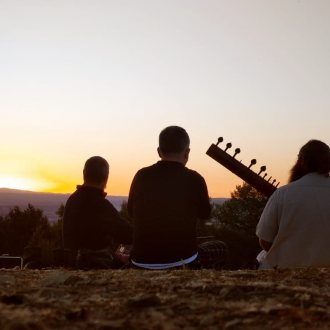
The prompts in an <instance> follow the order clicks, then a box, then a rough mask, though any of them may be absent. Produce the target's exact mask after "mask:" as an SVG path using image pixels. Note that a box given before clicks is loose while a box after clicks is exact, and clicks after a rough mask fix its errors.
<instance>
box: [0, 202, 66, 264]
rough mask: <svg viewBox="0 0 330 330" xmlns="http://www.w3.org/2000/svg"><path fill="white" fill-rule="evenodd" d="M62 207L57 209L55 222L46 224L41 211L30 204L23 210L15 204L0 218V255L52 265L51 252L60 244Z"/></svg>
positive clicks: (46, 220)
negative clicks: (19, 257) (5, 254)
mask: <svg viewBox="0 0 330 330" xmlns="http://www.w3.org/2000/svg"><path fill="white" fill-rule="evenodd" d="M63 210H64V206H63V205H61V206H60V208H59V210H58V211H57V215H58V221H57V222H56V223H54V224H50V223H49V221H48V219H47V217H46V216H44V215H43V211H42V210H40V209H38V208H35V207H34V206H32V205H31V204H29V205H28V206H27V208H26V209H21V208H20V207H18V206H15V207H13V208H12V209H10V211H9V213H8V214H7V215H6V216H4V217H1V218H0V254H3V253H7V254H9V255H14V256H23V257H24V261H25V262H28V263H29V262H33V263H34V265H35V266H38V267H39V266H49V265H52V264H53V259H54V258H53V253H54V250H55V249H56V248H57V247H60V246H61V245H62V243H61V242H62V238H61V237H62V233H61V229H62V219H63Z"/></svg>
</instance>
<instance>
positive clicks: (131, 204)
mask: <svg viewBox="0 0 330 330" xmlns="http://www.w3.org/2000/svg"><path fill="white" fill-rule="evenodd" d="M189 144H190V140H189V136H188V134H187V132H186V131H185V130H184V129H183V128H181V127H178V126H169V127H167V128H165V129H164V130H162V132H161V133H160V135H159V147H158V154H159V156H160V158H161V160H160V161H158V162H157V163H156V164H153V165H151V166H149V167H145V168H142V169H140V170H139V171H138V172H137V173H136V175H135V177H134V179H133V181H132V184H131V188H130V192H129V197H128V205H127V208H128V213H129V215H130V216H131V218H132V219H133V224H134V226H133V228H134V229H133V237H134V238H133V247H132V252H131V262H132V264H133V266H134V267H137V268H143V269H167V268H174V267H182V266H183V265H187V266H188V267H191V268H198V267H209V268H221V267H222V266H223V265H224V262H225V256H226V247H225V244H224V243H223V242H221V241H213V242H205V243H203V244H201V245H200V246H198V245H197V237H196V236H197V235H196V224H197V221H198V219H202V220H206V219H208V218H209V216H210V211H211V206H210V201H209V196H208V191H207V186H206V183H205V180H204V178H203V177H202V176H201V175H200V174H198V173H197V172H195V171H193V170H190V169H188V168H186V167H185V165H186V163H187V161H188V158H189V152H190V149H189Z"/></svg>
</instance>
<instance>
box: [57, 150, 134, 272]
mask: <svg viewBox="0 0 330 330" xmlns="http://www.w3.org/2000/svg"><path fill="white" fill-rule="evenodd" d="M108 176H109V164H108V162H107V161H106V160H105V159H104V158H102V157H99V156H95V157H91V158H89V159H88V160H87V161H86V163H85V166H84V170H83V177H84V183H83V185H79V186H77V190H76V191H75V192H74V193H73V194H72V195H71V196H70V197H69V199H68V201H67V203H66V205H65V209H64V217H63V243H64V247H65V248H67V249H70V250H73V251H75V252H77V267H78V268H82V269H98V268H116V267H118V266H119V265H120V263H119V262H118V260H117V259H116V256H115V249H116V247H117V246H118V245H119V244H131V243H132V228H131V225H130V224H129V223H128V222H127V221H125V220H124V219H122V218H121V217H120V215H119V213H118V211H117V210H116V209H115V208H114V206H113V205H112V204H111V203H110V202H109V201H108V200H107V199H106V198H105V197H106V193H105V192H104V189H105V188H106V185H107V181H108Z"/></svg>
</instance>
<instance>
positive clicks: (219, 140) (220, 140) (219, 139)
mask: <svg viewBox="0 0 330 330" xmlns="http://www.w3.org/2000/svg"><path fill="white" fill-rule="evenodd" d="M222 141H223V137H219V138H218V142H217V144H216V146H217V145H218V144H219V143H221V142H222Z"/></svg>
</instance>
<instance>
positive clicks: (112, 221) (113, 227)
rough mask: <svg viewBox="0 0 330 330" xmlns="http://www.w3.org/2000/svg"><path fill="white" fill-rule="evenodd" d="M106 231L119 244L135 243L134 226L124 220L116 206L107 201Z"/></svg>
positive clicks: (105, 214)
mask: <svg viewBox="0 0 330 330" xmlns="http://www.w3.org/2000/svg"><path fill="white" fill-rule="evenodd" d="M104 216H105V219H104V220H105V221H104V223H105V230H106V231H108V232H109V235H110V236H111V237H112V238H113V239H114V240H115V241H116V242H117V243H123V244H131V243H132V241H133V229H132V225H131V224H130V223H129V222H128V221H126V220H125V219H123V218H122V217H121V216H120V214H119V213H118V211H117V210H116V209H115V208H114V206H113V205H112V204H111V203H110V202H109V201H108V200H105V213H104Z"/></svg>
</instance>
